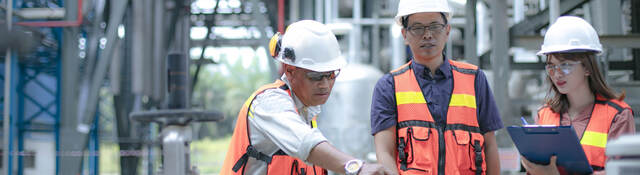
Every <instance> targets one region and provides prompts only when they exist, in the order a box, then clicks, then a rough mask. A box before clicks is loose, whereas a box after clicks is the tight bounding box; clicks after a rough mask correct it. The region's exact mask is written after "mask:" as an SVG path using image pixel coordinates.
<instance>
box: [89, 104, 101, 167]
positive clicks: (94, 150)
mask: <svg viewBox="0 0 640 175" xmlns="http://www.w3.org/2000/svg"><path fill="white" fill-rule="evenodd" d="M99 116H100V114H97V113H96V118H97V117H99ZM99 121H100V120H94V121H93V126H92V127H91V133H90V136H89V137H90V139H89V175H98V174H99V172H100V158H99V154H98V153H99V151H100V137H99V136H100V135H99V133H98V132H99V131H100V123H99Z"/></svg>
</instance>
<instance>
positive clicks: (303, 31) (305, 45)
mask: <svg viewBox="0 0 640 175" xmlns="http://www.w3.org/2000/svg"><path fill="white" fill-rule="evenodd" d="M277 36H278V34H276V35H275V36H274V38H275V37H277ZM274 38H272V41H271V43H277V42H280V43H279V44H270V45H272V46H274V47H271V46H270V47H271V48H270V50H271V52H272V56H274V57H275V59H277V60H278V61H280V62H282V63H284V64H288V65H292V66H296V67H300V68H304V69H309V70H312V71H316V72H327V71H333V70H338V69H341V68H342V67H344V66H345V65H347V61H346V60H345V59H344V58H343V57H342V56H341V53H340V46H339V45H338V40H337V39H336V36H335V35H334V34H333V32H331V30H329V28H328V27H327V26H326V25H324V24H322V23H319V22H317V21H312V20H303V21H298V22H295V23H293V24H291V25H289V27H287V30H286V31H285V33H284V35H283V36H282V38H281V40H280V41H277V39H275V40H274ZM275 45H277V46H275ZM276 47H277V48H276ZM274 52H275V53H274Z"/></svg>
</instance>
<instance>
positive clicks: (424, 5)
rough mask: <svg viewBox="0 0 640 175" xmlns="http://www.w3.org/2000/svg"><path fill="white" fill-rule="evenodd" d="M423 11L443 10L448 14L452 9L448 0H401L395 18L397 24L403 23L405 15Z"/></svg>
mask: <svg viewBox="0 0 640 175" xmlns="http://www.w3.org/2000/svg"><path fill="white" fill-rule="evenodd" d="M421 12H442V13H445V14H446V15H448V14H449V13H451V9H449V2H447V0H400V3H399V4H398V14H396V17H395V18H394V20H395V21H396V24H398V25H402V21H401V20H402V19H401V18H402V17H403V16H407V15H411V14H414V13H421Z"/></svg>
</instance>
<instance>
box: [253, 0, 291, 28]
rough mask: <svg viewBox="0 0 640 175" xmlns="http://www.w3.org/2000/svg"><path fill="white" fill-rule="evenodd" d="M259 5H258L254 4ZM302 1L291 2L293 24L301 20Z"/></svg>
mask: <svg viewBox="0 0 640 175" xmlns="http://www.w3.org/2000/svg"><path fill="white" fill-rule="evenodd" d="M254 5H258V4H254ZM299 9H300V0H289V20H291V21H290V22H291V23H293V22H295V21H298V19H300V10H299Z"/></svg>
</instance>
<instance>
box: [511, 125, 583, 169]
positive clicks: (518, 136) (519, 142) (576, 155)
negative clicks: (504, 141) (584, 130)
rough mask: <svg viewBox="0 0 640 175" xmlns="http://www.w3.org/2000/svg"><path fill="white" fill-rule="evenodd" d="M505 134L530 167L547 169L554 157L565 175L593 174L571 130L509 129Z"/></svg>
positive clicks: (567, 127)
mask: <svg viewBox="0 0 640 175" xmlns="http://www.w3.org/2000/svg"><path fill="white" fill-rule="evenodd" d="M507 131H508V132H509V135H511V140H513V143H515V145H516V148H518V151H519V152H520V154H521V155H522V156H524V157H525V158H527V160H529V161H531V162H533V163H537V164H544V165H547V164H549V159H550V158H551V156H552V155H557V156H558V159H557V162H556V163H557V166H558V167H563V168H564V169H565V170H566V171H568V172H571V173H578V174H591V173H592V172H593V169H592V168H591V165H589V160H587V156H586V155H585V154H584V150H583V149H582V145H580V141H579V140H578V136H577V135H576V132H575V131H574V130H573V127H572V126H539V125H529V126H527V125H525V126H522V127H520V126H510V127H507Z"/></svg>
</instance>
